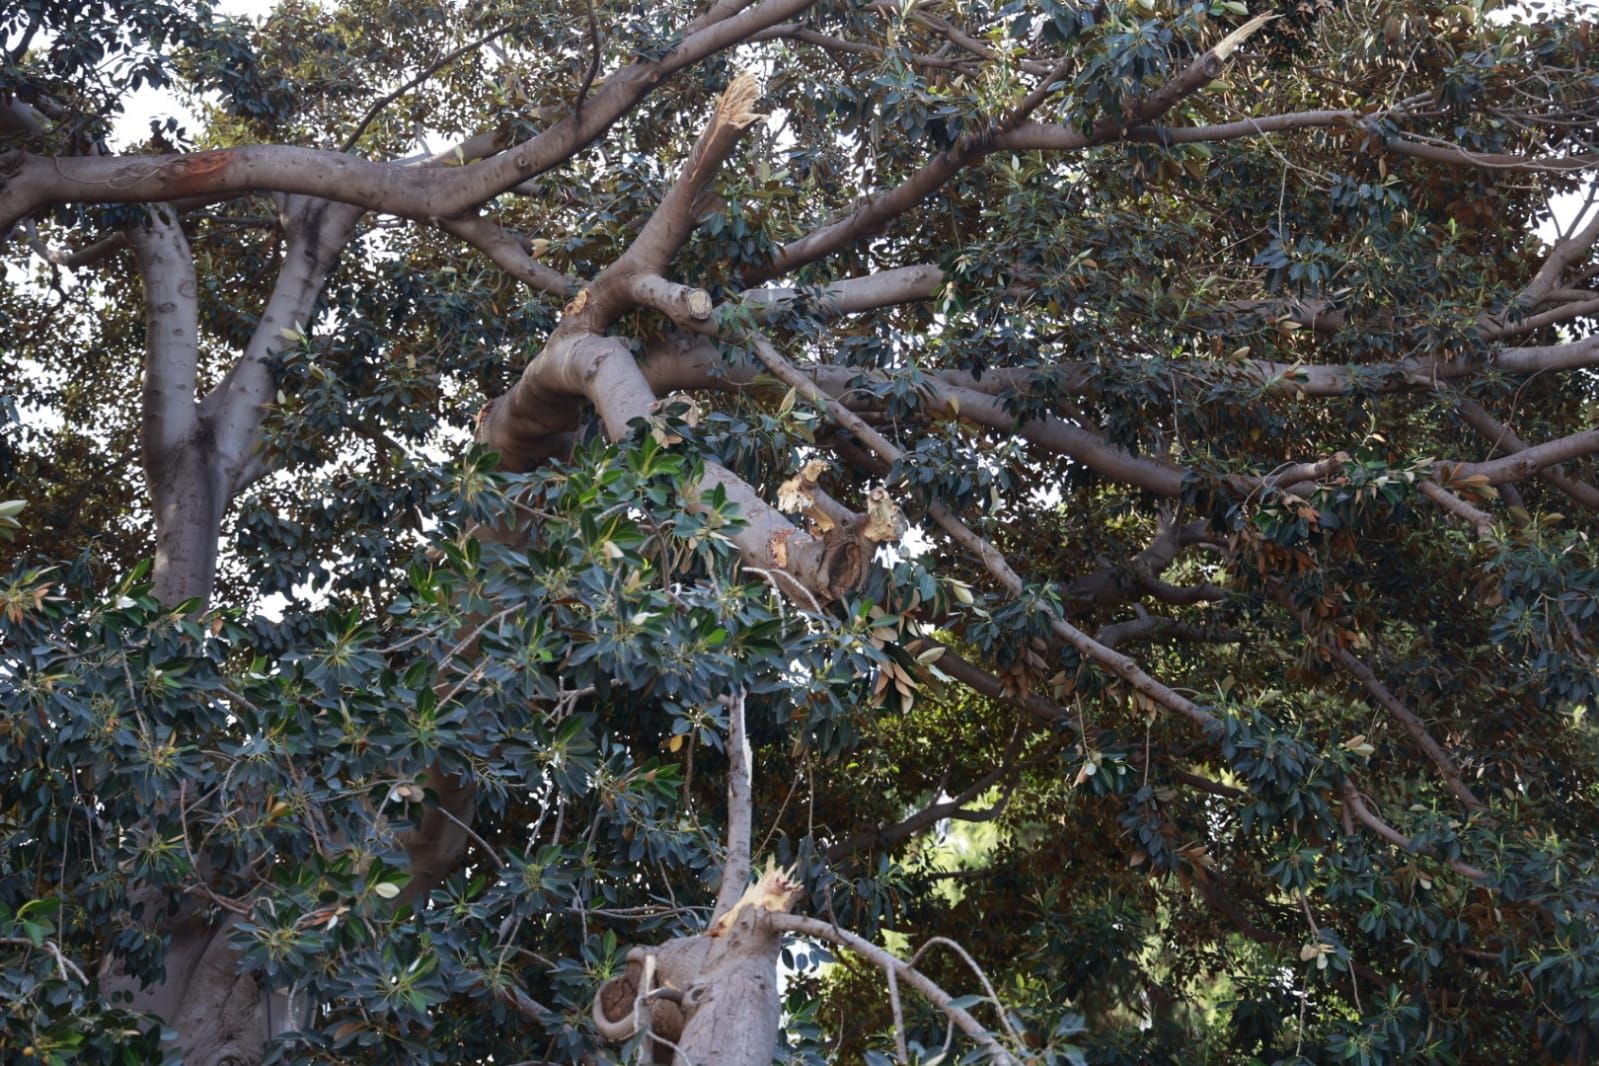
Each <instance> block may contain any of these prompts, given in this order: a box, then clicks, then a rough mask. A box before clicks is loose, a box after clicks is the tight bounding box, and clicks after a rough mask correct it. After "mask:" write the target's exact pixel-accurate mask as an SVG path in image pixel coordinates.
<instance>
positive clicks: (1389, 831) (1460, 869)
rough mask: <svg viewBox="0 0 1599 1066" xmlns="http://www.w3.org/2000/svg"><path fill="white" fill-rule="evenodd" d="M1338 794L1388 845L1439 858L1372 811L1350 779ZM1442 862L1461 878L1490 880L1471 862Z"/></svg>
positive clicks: (1343, 784) (1344, 780) (1340, 787)
mask: <svg viewBox="0 0 1599 1066" xmlns="http://www.w3.org/2000/svg"><path fill="white" fill-rule="evenodd" d="M1338 794H1339V796H1341V797H1342V798H1343V801H1344V803H1345V805H1346V806H1348V808H1349V809H1350V811H1351V812H1353V814H1354V816H1355V820H1356V821H1358V822H1360V824H1361V825H1364V826H1365V827H1366V828H1367V829H1370V830H1371V831H1372V832H1373V833H1375V834H1377V836H1379V837H1381V838H1382V839H1384V840H1386V841H1388V843H1390V844H1392V845H1394V847H1396V848H1399V849H1400V850H1402V851H1408V852H1411V853H1413V854H1417V855H1426V856H1429V857H1431V858H1435V859H1436V858H1439V855H1438V854H1437V852H1435V851H1433V850H1432V849H1431V848H1426V847H1420V846H1418V845H1417V844H1416V842H1415V841H1414V840H1411V839H1410V838H1409V837H1407V836H1405V834H1403V833H1401V832H1400V831H1399V830H1397V829H1395V828H1394V827H1393V826H1391V825H1389V824H1388V823H1387V822H1385V821H1383V819H1382V818H1380V817H1378V816H1377V814H1376V813H1375V812H1373V811H1372V809H1371V807H1370V806H1368V805H1367V803H1366V801H1365V799H1364V798H1362V797H1361V795H1360V789H1358V788H1356V787H1355V782H1354V781H1353V780H1351V779H1350V778H1347V777H1346V778H1344V779H1343V781H1342V782H1341V783H1340V784H1339V786H1338ZM1442 861H1445V862H1447V863H1448V864H1449V866H1450V868H1451V869H1453V870H1454V871H1455V872H1456V873H1458V874H1460V876H1462V877H1465V878H1467V879H1469V880H1472V881H1486V880H1487V879H1488V872H1487V871H1486V870H1482V869H1479V868H1478V867H1476V866H1473V865H1471V864H1470V863H1469V862H1462V861H1461V860H1459V859H1445V860H1442Z"/></svg>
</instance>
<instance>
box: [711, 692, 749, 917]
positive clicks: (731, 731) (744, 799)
mask: <svg viewBox="0 0 1599 1066" xmlns="http://www.w3.org/2000/svg"><path fill="white" fill-rule="evenodd" d="M722 703H723V705H724V706H726V707H727V757H728V768H727V860H726V862H724V863H723V865H722V888H721V891H720V892H718V893H717V895H716V910H715V912H714V913H713V914H712V915H711V920H712V921H713V922H714V921H715V920H716V919H718V918H720V917H722V915H724V914H726V913H727V912H728V911H730V910H732V909H733V905H734V904H736V903H737V902H738V899H739V896H740V895H742V894H743V892H744V885H745V883H746V882H748V881H749V879H750V834H751V823H752V821H753V811H752V807H753V801H752V799H751V796H750V773H751V769H750V767H751V763H752V759H751V757H750V742H749V736H748V735H747V733H746V730H745V725H744V690H743V689H739V690H737V691H736V692H734V693H733V695H732V696H728V697H724V698H723V700H722Z"/></svg>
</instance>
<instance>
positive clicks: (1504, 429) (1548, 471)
mask: <svg viewBox="0 0 1599 1066" xmlns="http://www.w3.org/2000/svg"><path fill="white" fill-rule="evenodd" d="M1455 410H1456V412H1457V413H1458V414H1459V415H1460V418H1461V421H1463V422H1465V423H1466V425H1468V426H1470V427H1471V428H1472V429H1474V430H1476V431H1477V433H1478V434H1479V435H1481V436H1482V438H1483V439H1484V440H1486V441H1488V443H1489V444H1490V445H1491V446H1492V448H1493V449H1494V450H1498V449H1503V450H1504V451H1507V452H1509V453H1511V454H1512V455H1514V454H1517V453H1519V452H1524V451H1526V450H1527V442H1526V441H1524V440H1522V439H1521V438H1520V437H1518V436H1516V434H1515V432H1514V431H1512V430H1511V428H1510V427H1509V426H1507V425H1505V424H1504V423H1503V422H1500V421H1499V420H1498V419H1496V418H1494V417H1493V416H1492V415H1490V414H1489V413H1488V412H1487V410H1485V409H1484V408H1483V407H1482V405H1481V404H1478V403H1476V402H1475V401H1473V400H1467V399H1464V398H1462V399H1461V400H1459V401H1458V402H1457V403H1456V405H1455ZM1538 476H1539V477H1541V478H1543V479H1544V480H1545V481H1547V482H1549V484H1551V485H1553V486H1554V487H1555V488H1557V489H1559V490H1560V491H1561V492H1564V493H1565V494H1566V495H1567V496H1570V497H1571V498H1572V499H1573V500H1576V501H1577V502H1578V503H1580V504H1582V505H1583V506H1584V507H1589V508H1592V509H1593V510H1596V511H1599V488H1595V487H1594V485H1593V484H1592V483H1591V482H1587V481H1582V480H1580V479H1578V478H1574V477H1571V476H1569V475H1567V474H1565V473H1564V472H1562V471H1561V470H1560V468H1559V467H1558V466H1547V467H1544V468H1543V469H1542V470H1540V471H1538Z"/></svg>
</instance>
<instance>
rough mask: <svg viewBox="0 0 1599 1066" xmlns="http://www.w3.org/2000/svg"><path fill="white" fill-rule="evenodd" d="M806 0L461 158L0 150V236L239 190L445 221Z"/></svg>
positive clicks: (293, 151)
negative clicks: (126, 207)
mask: <svg viewBox="0 0 1599 1066" xmlns="http://www.w3.org/2000/svg"><path fill="white" fill-rule="evenodd" d="M814 2H815V0H765V2H764V3H760V4H756V5H754V6H753V7H749V8H747V9H745V10H742V11H739V12H737V13H736V14H733V15H730V16H728V17H727V18H724V19H721V20H719V21H715V22H711V23H709V24H707V25H706V26H705V27H704V28H702V29H700V30H699V31H698V32H695V33H692V34H690V35H689V36H687V37H685V38H684V40H683V41H682V42H681V43H680V44H679V45H678V46H677V47H676V48H674V49H673V50H672V51H671V52H668V53H667V54H666V55H665V56H664V57H662V58H661V59H660V60H657V61H654V62H646V63H635V64H633V65H632V66H629V67H627V68H625V69H623V70H621V71H618V72H617V73H615V74H613V75H611V76H610V77H608V78H606V79H605V81H604V83H603V84H602V85H601V87H600V89H599V91H598V92H596V93H594V94H593V95H591V96H590V97H589V99H588V101H587V102H586V103H585V105H584V106H583V107H582V108H581V109H580V110H579V111H577V112H576V113H574V114H570V115H568V116H567V117H565V118H563V119H561V120H560V121H558V122H556V123H555V124H553V125H551V126H550V127H548V128H547V129H545V130H543V131H541V132H540V133H539V134H537V135H536V136H535V137H533V138H532V139H531V140H528V141H527V142H525V143H523V144H520V145H517V146H515V147H514V148H512V149H510V150H508V151H503V152H500V153H499V154H497V155H494V156H492V157H490V158H487V159H484V160H482V161H480V162H474V163H471V164H470V165H466V166H429V165H423V166H413V165H407V164H405V163H402V162H369V161H367V160H363V159H357V158H355V157H354V156H351V155H347V154H345V153H342V152H333V151H326V150H321V149H315V148H300V147H295V146H292V145H283V144H264V145H260V144H258V145H244V146H240V147H237V148H219V149H214V150H211V151H206V152H194V153H188V154H178V155H153V156H42V155H35V154H32V153H29V152H23V151H9V152H3V153H0V233H6V232H8V231H9V230H10V229H11V227H12V226H13V225H14V224H15V223H16V222H17V221H18V220H20V219H22V218H25V217H27V216H29V215H31V214H33V213H34V212H36V211H38V210H40V209H41V208H45V207H49V206H53V205H56V204H66V203H156V202H162V201H168V200H176V199H182V198H186V197H221V196H226V195H230V194H234V193H240V192H282V193H299V194H303V195H306V196H315V197H320V198H322V199H327V200H334V201H337V202H340V203H348V204H352V205H355V206H358V207H363V208H366V209H368V210H372V211H380V212H383V213H385V214H390V215H396V216H399V217H403V218H411V219H417V220H423V221H427V220H433V219H440V218H451V217H454V216H456V215H460V214H463V213H465V212H468V211H472V210H474V209H476V208H477V207H479V206H480V205H482V204H484V203H486V202H487V201H489V200H490V199H492V198H493V197H495V196H497V195H499V194H500V193H502V192H505V191H506V190H508V189H510V188H511V187H513V186H515V185H518V184H520V183H521V182H524V181H526V180H527V179H528V178H531V177H534V176H536V175H538V174H541V173H543V172H544V171H546V170H548V169H550V168H551V167H553V166H555V165H556V164H558V163H560V162H562V161H564V160H566V159H569V158H571V156H572V155H573V154H575V153H576V152H578V151H579V150H581V149H582V148H583V147H584V146H586V145H587V144H589V143H590V142H591V141H593V140H594V139H595V138H596V137H599V136H600V135H601V134H603V133H604V132H605V131H606V130H607V129H609V128H610V127H611V125H612V124H613V123H615V122H616V121H617V120H618V119H619V118H621V117H622V116H623V115H625V114H626V113H627V112H629V111H630V110H632V109H633V108H634V107H635V106H636V105H637V104H638V103H639V102H640V101H641V100H643V99H644V97H645V96H647V95H648V94H649V93H650V92H651V91H652V90H653V89H654V87H655V86H656V85H658V84H660V82H662V81H663V80H664V79H666V78H667V77H668V76H670V75H672V74H674V73H676V72H677V71H679V70H682V69H684V68H685V67H688V66H691V65H693V64H694V63H697V62H699V61H700V60H702V59H704V58H706V57H707V56H710V55H713V54H715V53H717V52H720V51H723V50H724V49H727V48H730V47H732V46H733V45H736V44H738V43H740V42H741V41H743V40H745V39H747V38H748V37H749V36H751V35H752V34H754V33H758V32H759V31H760V30H762V29H765V28H766V27H767V26H771V25H776V24H777V23H780V22H782V21H784V20H785V19H788V18H791V17H793V16H795V15H798V14H799V13H801V12H803V11H804V10H805V9H806V8H808V7H810V6H811V5H812V4H813V3H814ZM447 161H449V160H439V161H438V162H447Z"/></svg>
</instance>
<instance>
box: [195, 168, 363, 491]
mask: <svg viewBox="0 0 1599 1066" xmlns="http://www.w3.org/2000/svg"><path fill="white" fill-rule="evenodd" d="M282 215H283V228H284V232H285V233H286V234H287V236H288V239H287V240H286V241H285V243H284V248H283V262H282V264H281V265H280V266H279V268H278V277H277V280H276V281H275V282H274V284H273V286H272V295H271V296H270V297H268V299H267V305H266V307H265V309H263V310H262V312H261V318H260V319H259V321H258V322H257V323H256V327H255V332H254V333H252V334H251V335H250V342H249V344H248V345H247V346H246V347H245V350H244V354H243V356H242V357H241V358H240V359H239V361H238V362H237V363H236V364H234V366H233V369H232V370H230V371H229V372H228V375H227V377H225V378H223V379H222V381H221V382H220V383H219V384H218V385H217V387H216V388H214V389H213V390H211V392H210V394H209V395H207V396H206V397H205V399H204V400H203V401H202V403H201V409H202V413H203V414H204V415H205V416H206V417H207V418H209V419H210V420H211V422H212V426H213V431H214V436H215V446H216V461H217V463H218V464H220V465H219V469H220V471H221V473H222V476H223V478H224V481H225V484H226V485H227V486H228V489H229V492H230V494H235V493H238V492H240V491H242V490H243V489H244V488H246V487H247V486H248V485H250V484H251V483H252V482H254V481H255V480H256V479H258V478H260V477H261V476H263V475H264V474H265V473H267V471H268V467H267V465H266V461H265V457H264V456H262V455H261V454H260V450H259V445H260V429H261V422H262V419H263V418H264V417H265V415H266V408H267V405H268V404H270V403H271V402H272V399H273V397H274V395H275V394H276V391H277V390H276V385H275V383H274V381H273V377H272V370H271V359H272V356H273V355H274V354H275V353H277V352H280V351H282V350H283V349H285V348H287V347H290V346H292V345H294V344H296V343H298V342H299V339H300V338H301V337H302V336H303V335H304V334H305V331H306V330H307V329H308V328H309V326H310V322H311V317H312V312H313V309H314V308H315V306H316V302H317V299H318V298H319V297H320V296H321V294H322V287H323V285H324V284H325V283H326V281H327V277H328V274H329V272H330V271H332V269H333V266H334V264H335V263H336V262H337V261H338V258H339V255H340V253H342V252H343V250H344V247H345V245H346V244H348V243H349V240H350V237H351V236H352V235H353V234H354V232H355V224H356V221H357V220H358V219H359V218H360V216H361V211H360V210H359V209H358V208H355V207H351V206H349V205H347V204H341V203H332V202H329V201H326V200H312V199H307V198H304V197H298V196H290V197H286V198H285V199H284V201H283V205H282Z"/></svg>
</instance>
